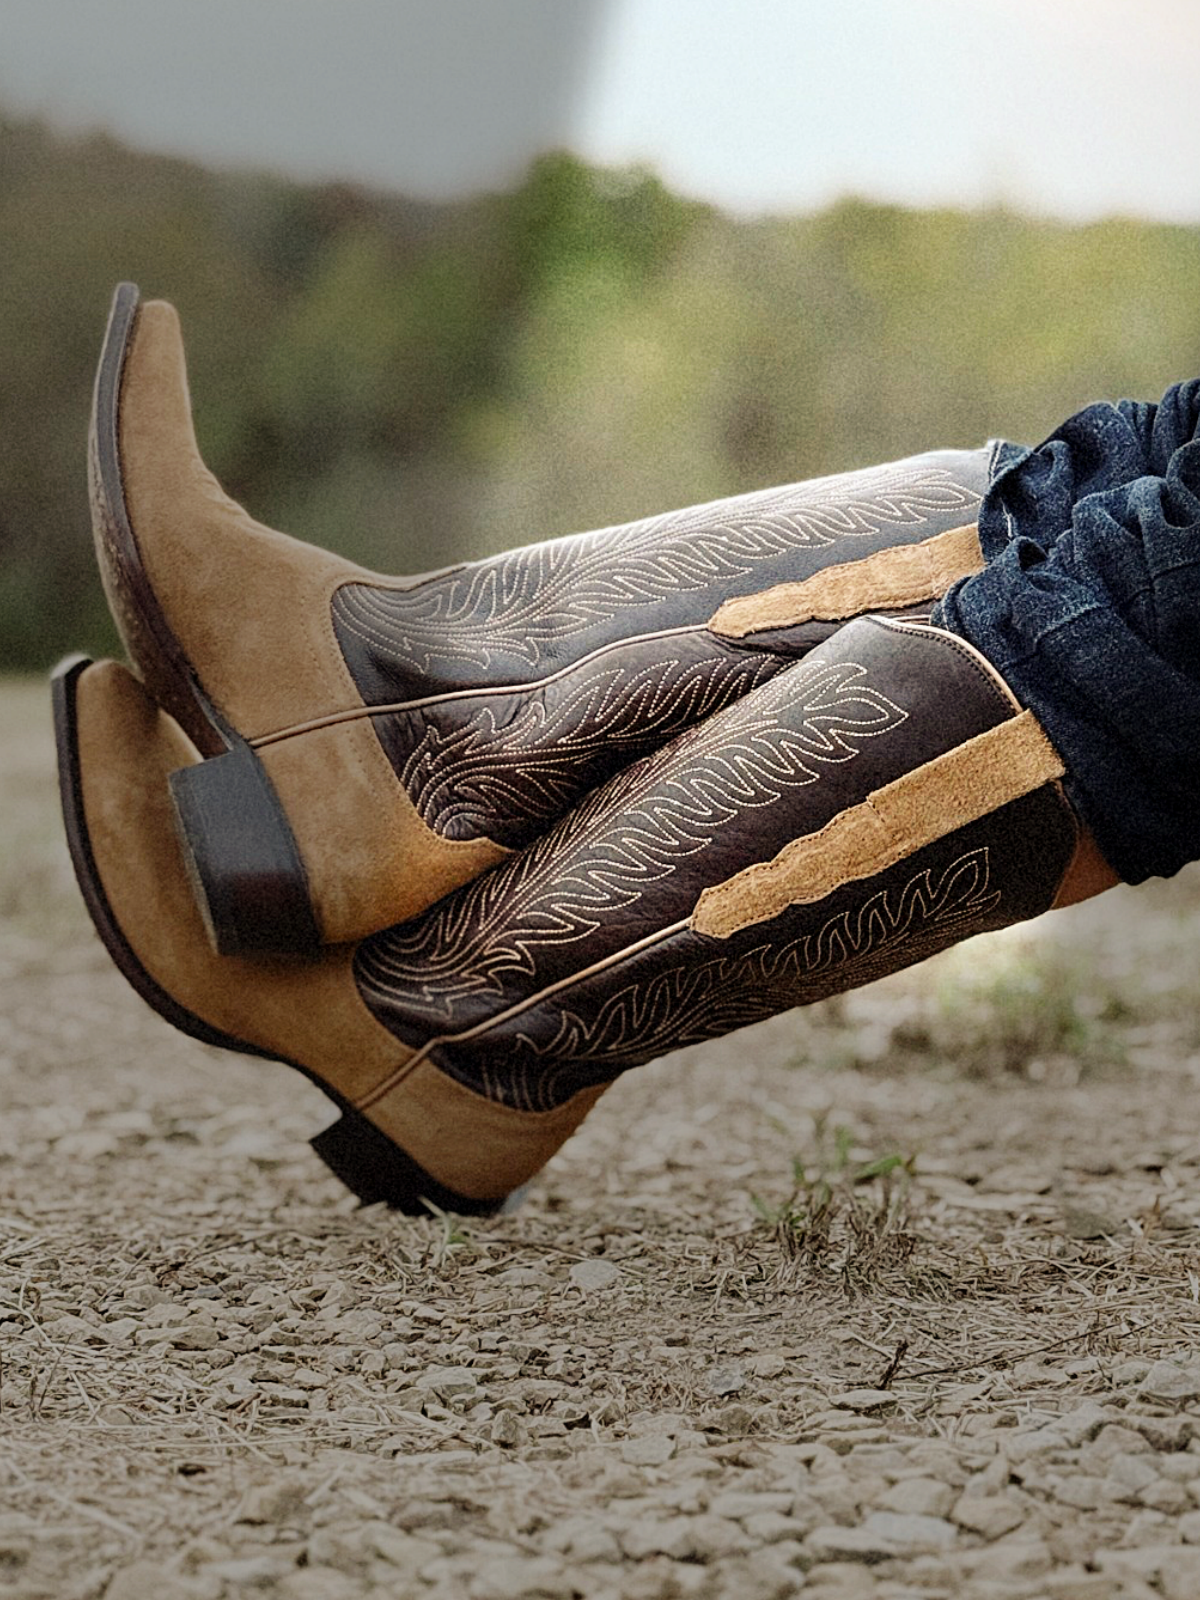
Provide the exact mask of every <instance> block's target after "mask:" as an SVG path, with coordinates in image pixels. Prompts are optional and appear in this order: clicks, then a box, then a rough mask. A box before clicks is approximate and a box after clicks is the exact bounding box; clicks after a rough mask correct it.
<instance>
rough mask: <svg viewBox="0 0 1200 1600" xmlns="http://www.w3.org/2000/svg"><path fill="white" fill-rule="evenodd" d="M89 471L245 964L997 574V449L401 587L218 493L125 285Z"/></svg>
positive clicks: (868, 474) (173, 343)
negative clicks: (251, 954)
mask: <svg viewBox="0 0 1200 1600" xmlns="http://www.w3.org/2000/svg"><path fill="white" fill-rule="evenodd" d="M90 461H91V479H92V502H93V511H94V521H95V527H96V535H97V548H98V552H99V557H100V563H101V568H102V572H103V574H104V579H105V586H106V589H107V591H108V595H109V599H110V603H111V605H112V608H113V612H114V615H115V616H116V618H117V621H118V624H119V626H120V629H121V632H122V635H123V637H124V640H125V644H126V647H127V649H128V651H129V654H130V658H131V660H132V662H133V664H134V666H135V669H136V670H137V671H138V673H139V675H140V676H141V677H142V679H143V681H144V682H145V684H146V685H147V687H148V688H149V690H150V691H151V693H152V694H153V695H154V696H155V698H156V699H157V700H158V702H159V704H160V705H161V706H162V707H163V708H164V709H165V710H167V711H169V712H170V713H171V714H172V715H173V716H174V717H175V718H176V720H177V721H179V722H180V723H181V725H182V726H183V727H184V728H185V730H186V731H187V733H188V734H189V736H190V737H191V739H192V740H193V741H194V743H195V744H196V746H197V748H198V749H199V750H200V752H201V753H202V754H203V755H204V756H205V757H207V758H210V759H208V760H206V761H205V762H204V763H203V765H201V766H198V767H194V768H190V769H185V770H183V771H181V772H180V773H179V774H178V776H176V777H174V778H173V791H174V798H175V803H176V806H177V809H178V812H179V819H180V824H181V831H182V837H183V839H184V841H185V845H186V847H187V848H188V850H189V853H190V858H191V860H190V867H191V871H192V875H193V879H194V881H195V884H196V888H197V894H198V904H199V905H200V906H201V909H202V911H203V912H204V913H205V914H206V916H207V918H208V921H209V924H210V927H211V931H212V933H213V936H214V941H215V943H216V945H217V947H218V948H220V949H222V950H224V951H227V952H235V951H238V950H253V949H266V950H270V949H273V948H308V949H312V948H314V947H315V946H316V944H317V943H318V942H336V941H341V940H348V939H354V938H358V937H361V936H363V935H365V934H367V933H370V932H374V931H375V930H377V929H378V928H381V927H384V926H387V925H389V924H390V923H392V922H395V921H398V920H400V919H401V918H404V917H409V916H412V915H415V914H416V913H418V912H420V911H421V910H423V909H424V907H425V906H427V905H429V904H430V903H432V902H433V901H434V900H436V899H437V898H438V897H439V896H441V895H443V894H445V893H446V892H447V891H449V890H450V889H452V888H454V887H455V886H456V885H458V884H461V883H463V882H465V881H467V880H469V879H471V878H473V877H474V876H475V875H476V874H478V873H479V872H480V871H482V870H483V869H484V868H486V867H488V866H491V865H493V864H494V863H496V862H497V861H500V860H502V859H504V857H505V856H506V855H508V854H509V853H510V852H511V851H512V850H514V849H517V848H520V847H522V846H524V845H526V844H528V843H529V842H530V841H531V840H532V839H534V838H536V837H538V836H539V835H540V834H541V833H543V832H544V831H545V830H546V829H547V828H548V827H549V826H550V825H551V824H552V822H553V821H554V820H555V818H556V817H558V816H559V815H561V814H562V813H563V812H564V811H566V810H567V809H568V808H569V807H570V806H571V805H572V803H573V802H574V801H575V800H576V799H577V798H578V797H579V796H580V795H581V794H583V793H585V792H586V791H587V790H589V789H591V788H593V787H595V786H596V785H597V784H599V783H601V782H603V781H604V780H605V779H607V778H609V777H610V776H612V774H613V773H615V772H616V771H618V770H619V769H620V768H621V767H623V766H626V765H628V764H629V763H630V762H631V761H632V760H634V759H635V758H637V757H638V756H640V755H642V754H644V753H646V752H647V751H649V750H652V749H655V748H657V747H658V746H660V745H662V744H664V743H666V742H667V741H668V740H669V739H670V738H671V737H672V736H673V735H674V734H676V733H678V732H679V731H680V730H681V729H682V728H684V727H686V726H688V725H690V724H692V723H694V722H697V721H699V720H701V719H703V718H704V717H706V716H709V715H711V714H712V713H713V712H714V711H717V710H719V709H720V708H721V707H723V706H725V705H728V704H729V703H730V702H731V701H733V700H735V699H736V698H738V697H739V696H740V695H742V694H745V693H746V692H748V691H749V690H752V689H753V688H754V687H755V686H756V685H759V684H762V683H764V682H765V681H767V680H768V679H769V678H771V677H772V676H773V675H774V674H775V673H777V672H779V671H781V670H782V669H784V668H785V667H786V666H787V665H788V664H789V662H790V661H791V660H792V659H794V658H795V656H796V655H797V654H802V653H803V651H804V650H805V649H807V648H809V647H810V646H811V645H812V644H814V643H816V642H818V641H819V640H820V639H822V638H824V637H826V636H827V635H828V634H829V633H830V632H831V631H832V630H833V629H834V628H835V627H836V626H837V625H838V623H839V622H841V621H843V620H844V619H846V618H847V617H851V616H854V615H857V614H859V613H861V612H863V611H866V610H891V611H901V612H902V611H904V610H906V609H912V608H913V607H917V608H924V609H925V610H928V607H929V605H930V604H931V603H932V600H933V599H934V598H935V597H936V596H937V595H940V594H941V593H942V592H943V591H944V590H945V589H946V587H947V586H948V584H949V583H950V582H952V581H953V580H954V579H956V578H958V577H960V576H961V575H962V574H963V573H965V572H969V571H972V570H975V569H977V568H978V567H979V566H980V565H981V564H982V557H981V555H980V552H979V545H978V539H977V536H976V532H975V526H974V524H975V519H976V515H977V511H978V507H979V502H980V497H981V495H982V494H983V492H984V490H985V489H986V487H987V481H988V474H989V463H990V452H989V451H988V450H986V449H980V450H974V451H966V450H950V451H943V452H938V453H931V454H928V455H922V456H916V457H913V458H910V459H908V460H905V461H900V462H896V463H893V464H891V465H888V466H883V467H877V468H871V469H868V470H864V471H861V472H853V473H846V474H842V475H840V476H836V477H831V478H823V479H818V480H813V481H810V482H807V483H801V484H791V485H785V486H783V487H781V488H776V489H771V490H766V491H763V492H761V493H755V494H748V495H740V496H737V497H735V498H733V499H729V500H722V501H717V502H714V503H712V504H709V505H704V506H698V507H693V508H691V509H689V510H685V511H679V512H673V513H669V514H667V515H664V516H660V517H654V518H650V519H648V520H646V521H644V522H636V523H630V524H625V525H623V526H619V527H612V528H607V529H602V530H600V531H598V532H594V533H587V534H581V535H577V536H574V537H571V538H566V539H560V540H554V541H551V542H549V543H546V544H540V545H533V546H528V547H526V548H524V549H519V550H516V551H513V552H510V553H508V554H505V555H501V556H496V557H493V558H491V559H488V560H485V561H480V562H475V563H470V564H466V565H461V566H457V567H454V568H450V569H447V570H446V571H443V572H439V573H434V574H428V575H424V576H422V577H417V578H411V579H398V578H390V577H381V576H379V575H378V574H373V573H369V572H366V571H364V570H362V569H361V568H358V567H355V566H353V565H352V564H350V563H349V562H346V561H343V560H341V559H339V558H337V557H335V556H332V555H329V554H327V553H326V552H324V551H321V550H318V549H316V548H314V547H313V546H310V545H305V544H301V543H299V542H297V541H295V540H292V539H289V538H286V537H285V536H283V535H281V534H278V533H274V532H272V531H271V530H269V529H267V528H264V527H262V526H261V525H260V524H257V523H255V522H253V521H252V520H251V519H250V518H249V517H248V516H247V515H246V513H245V512H244V511H242V509H241V508H240V507H239V506H236V505H235V504H234V503H233V502H232V501H231V500H229V499H228V498H227V497H226V496H225V495H224V494H223V493H222V491H221V490H220V488H219V486H218V485H217V483H216V482H215V480H214V479H213V477H212V475H211V474H210V473H209V472H208V471H207V469H206V468H205V467H204V464H203V462H202V461H201V459H200V456H199V454H198V452H197V449H196V444H195V438H194V435H193V431H192V423H191V413H190V405H189V400H188V392H187V378H186V371H185V367H184V360H183V350H182V344H181V341H180V335H179V328H178V322H177V319H176V317H175V314H174V312H173V311H172V309H171V308H170V307H169V306H167V305H165V304H162V303H153V302H152V303H149V304H145V305H142V304H141V303H140V302H139V299H138V296H137V292H136V290H134V289H133V288H132V287H131V286H128V285H126V286H124V287H123V288H122V289H121V290H120V291H118V295H117V299H116V302H115V305H114V310H113V316H112V320H111V322H110V325H109V332H108V337H107V340H106V343H105V347H104V351H103V354H102V358H101V363H100V371H99V375H98V380H97V389H96V405H95V413H94V420H93V430H92V440H91V450H90ZM777 585H782V586H783V587H782V589H781V590H780V591H779V592H777V593H772V594H770V595H768V596H766V597H765V598H764V600H763V602H762V603H761V604H759V603H758V602H757V601H756V600H755V599H754V598H753V597H754V596H756V595H757V594H759V593H760V592H761V591H764V590H772V589H773V586H777ZM212 758H215V759H212Z"/></svg>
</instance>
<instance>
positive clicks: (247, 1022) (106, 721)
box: [79, 662, 412, 1100]
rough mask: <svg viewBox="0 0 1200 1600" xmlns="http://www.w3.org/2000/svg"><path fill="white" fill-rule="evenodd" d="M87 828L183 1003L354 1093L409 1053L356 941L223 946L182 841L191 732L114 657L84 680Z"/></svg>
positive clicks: (151, 963) (133, 935) (150, 969)
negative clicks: (385, 1016) (256, 952)
mask: <svg viewBox="0 0 1200 1600" xmlns="http://www.w3.org/2000/svg"><path fill="white" fill-rule="evenodd" d="M79 724H80V735H79V737H80V764H81V768H82V774H83V799H84V808H85V814H86V818H87V827H88V835H89V838H90V841H91V846H92V852H93V855H94V857H95V860H96V866H97V870H98V872H99V876H100V880H101V883H102V885H103V888H104V891H105V894H106V896H107V898H108V901H109V905H110V907H111V910H112V914H113V917H114V919H115V921H116V923H117V925H118V927H119V928H120V930H121V932H122V933H123V934H124V936H125V938H126V940H127V941H128V943H129V945H130V947H131V948H132V950H133V953H134V955H135V957H136V958H137V960H138V961H139V962H140V963H141V965H142V967H143V968H144V969H145V971H146V972H147V973H148V974H149V975H150V977H151V978H153V979H154V981H155V982H156V983H157V984H158V985H159V986H160V987H161V988H162V989H164V990H165V991H166V993H167V994H168V995H169V996H170V997H171V999H172V1000H174V1001H175V1002H176V1003H177V1004H178V1005H179V1006H181V1007H183V1009H184V1010H186V1011H189V1012H191V1013H193V1014H194V1015H195V1016H196V1017H198V1018H199V1019H200V1020H201V1021H203V1022H205V1023H207V1024H208V1026H209V1027H211V1028H215V1029H217V1030H219V1031H220V1032H222V1033H227V1034H230V1035H231V1036H232V1037H233V1038H234V1039H236V1040H240V1041H243V1042H244V1043H246V1044H249V1045H254V1046H257V1047H258V1048H259V1049H261V1050H265V1051H267V1052H268V1053H269V1054H271V1055H278V1056H282V1057H284V1058H285V1059H287V1060H290V1061H296V1062H298V1063H299V1064H300V1065H302V1066H304V1067H307V1068H308V1069H309V1070H310V1071H312V1072H314V1073H315V1074H316V1075H317V1076H319V1077H320V1078H321V1079H323V1080H324V1081H325V1082H326V1083H329V1084H330V1085H331V1086H332V1087H333V1088H335V1089H336V1090H337V1091H338V1092H339V1093H340V1094H342V1095H343V1096H345V1097H346V1098H347V1099H350V1100H357V1099H358V1098H360V1097H361V1096H363V1095H365V1094H367V1093H369V1092H370V1090H371V1089H372V1088H373V1087H374V1085H376V1084H377V1083H379V1082H380V1080H381V1079H382V1078H384V1077H385V1076H386V1075H387V1074H389V1073H391V1072H394V1071H395V1069H396V1068H397V1066H399V1065H401V1064H402V1063H403V1062H404V1061H405V1060H407V1058H408V1057H409V1056H410V1055H411V1053H412V1052H411V1051H409V1050H407V1049H406V1048H405V1047H404V1046H403V1045H401V1044H399V1043H398V1042H397V1041H396V1040H395V1039H394V1038H393V1037H392V1035H391V1034H390V1033H388V1032H387V1030H386V1029H385V1028H383V1027H382V1026H381V1025H380V1024H379V1023H378V1022H376V1021H375V1019H374V1017H373V1016H372V1015H371V1013H370V1012H369V1011H368V1010H367V1008H366V1006H365V1005H364V1004H363V1002H362V999H361V998H360V996H359V993H358V990H357V988H356V986H355V983H354V979H353V975H352V973H351V959H352V951H351V950H349V949H346V948H341V949H333V950H330V951H328V952H326V953H325V954H324V955H322V956H321V957H320V958H319V959H318V960H317V961H314V962H303V963H301V962H288V961H283V960H262V961H247V960H241V959H238V958H235V957H229V956H218V955H216V954H215V953H214V951H213V949H212V947H211V945H210V944H209V941H208V937H207V935H206V933H205V930H204V925H203V923H202V921H201V919H200V915H199V913H198V911H197V910H196V906H195V902H194V900H193V898H192V894H191V892H190V888H189V885H188V882H187V877H186V873H185V869H184V865H183V860H182V855H181V852H180V849H179V845H178V843H177V841H176V836H175V828H174V821H173V817H172V814H171V803H170V796H169V792H168V789H167V784H166V774H167V773H168V772H169V771H172V770H174V769H175V768H177V767H182V766H187V765H189V764H190V763H191V762H193V761H195V760H196V752H195V750H194V749H193V747H192V745H191V743H190V741H189V740H188V739H187V738H186V736H185V735H184V734H183V733H182V732H181V731H180V729H179V728H178V727H177V726H176V725H175V723H174V722H172V721H171V719H170V718H168V717H167V716H165V715H164V714H163V713H161V712H160V711H159V710H158V708H157V707H156V706H155V704H154V702H153V701H152V700H151V699H150V698H149V697H148V695H147V694H146V693H145V691H144V690H143V689H142V687H141V685H140V684H138V683H137V681H136V680H135V679H134V678H132V677H131V676H130V675H129V674H128V673H127V672H125V670H124V669H123V668H121V667H119V666H117V665H116V664H115V663H112V662H104V663H101V664H100V665H98V666H95V667H92V668H90V669H89V670H88V671H87V672H86V673H84V675H83V677H82V679H81V680H80V684H79Z"/></svg>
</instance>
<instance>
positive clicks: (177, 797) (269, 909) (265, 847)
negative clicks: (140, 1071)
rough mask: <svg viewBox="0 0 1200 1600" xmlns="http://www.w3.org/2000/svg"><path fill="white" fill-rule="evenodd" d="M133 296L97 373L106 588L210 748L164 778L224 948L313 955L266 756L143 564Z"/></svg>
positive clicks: (167, 690) (110, 334)
mask: <svg viewBox="0 0 1200 1600" xmlns="http://www.w3.org/2000/svg"><path fill="white" fill-rule="evenodd" d="M139 305H140V295H139V293H138V290H137V288H136V286H135V285H134V284H131V283H123V284H120V285H119V286H118V288H117V291H116V294H115V296H114V297H113V305H112V311H111V313H110V316H109V321H108V328H107V330H106V332H105V337H104V348H103V350H102V352H101V356H100V365H99V368H98V371H97V374H96V388H95V394H94V397H93V405H92V417H91V428H90V433H89V441H88V443H89V461H90V466H91V471H90V474H89V477H90V488H91V508H92V527H93V532H94V535H95V542H96V555H97V559H98V561H99V563H100V570H101V575H102V577H103V579H104V586H105V592H106V593H107V595H108V599H109V604H110V606H111V607H112V612H113V616H114V618H115V620H116V623H117V626H118V628H119V629H120V632H121V636H122V638H123V639H124V641H125V645H126V648H127V649H128V651H129V654H130V657H131V659H132V660H133V662H134V664H135V666H136V667H137V670H138V672H139V673H140V674H141V677H142V679H143V681H144V682H145V684H146V687H147V688H148V689H149V690H150V692H151V694H152V695H153V696H154V698H155V700H157V702H158V704H159V705H160V706H161V707H162V708H163V710H164V711H166V712H168V713H169V714H170V715H171V716H172V717H174V719H175V721H176V722H178V723H179V725H180V727H181V728H183V730H184V732H185V733H186V734H187V735H188V737H189V738H190V739H191V741H192V743H193V744H194V745H195V746H196V748H197V750H199V751H200V753H201V755H202V756H204V757H206V758H211V759H206V760H205V761H204V763H203V764H202V765H200V766H197V767H193V768H189V769H186V770H185V771H183V772H177V773H172V774H171V777H170V779H169V783H170V790H171V798H172V800H173V802H174V806H175V815H176V824H177V829H178V832H179V838H180V843H181V844H182V846H183V852H184V858H185V861H186V863H187V868H188V876H189V878H190V880H191V883H192V889H193V893H194V894H195V897H196V903H197V906H198V907H199V909H200V913H201V915H202V917H203V918H204V923H205V926H206V928H207V929H208V932H209V937H210V939H211V940H212V943H213V947H214V948H215V949H216V950H217V952H218V953H219V954H220V955H251V954H267V953H272V954H273V953H280V954H300V955H314V954H315V953H316V951H317V950H318V948H319V947H320V944H321V934H320V930H319V928H318V926H317V921H316V918H315V916H314V914H313V910H312V901H311V897H310V895H309V891H308V882H307V877H306V874H305V871H304V863H303V860H302V858H301V855H300V851H299V847H298V846H297V844H296V839H295V835H294V834H293V832H292V828H291V824H290V823H289V821H288V818H287V814H286V812H285V811H284V808H283V806H282V804H281V803H280V801H279V797H278V795H277V794H276V792H275V789H274V787H273V786H272V784H271V781H270V779H269V778H268V776H267V774H266V771H265V769H264V768H263V765H262V762H261V761H260V760H259V758H258V756H257V755H256V754H255V753H254V751H253V750H252V749H251V747H250V746H249V745H248V744H247V743H246V741H245V740H244V739H243V738H241V736H240V735H239V734H238V732H237V731H236V729H234V728H232V727H231V726H230V725H229V723H228V722H227V721H226V720H225V719H224V718H223V717H222V716H221V715H220V713H219V712H218V711H217V710H216V708H215V707H214V706H213V704H212V702H211V701H210V700H209V698H208V696H207V694H206V693H205V691H204V688H203V686H202V683H201V680H200V676H199V674H198V673H197V672H196V670H195V668H194V667H193V665H192V663H191V661H190V660H189V659H188V657H187V654H186V652H185V651H184V650H183V648H182V646H181V645H180V643H179V640H178V639H177V638H176V636H175V634H174V632H173V630H172V628H171V625H170V623H169V622H168V621H167V618H166V616H165V614H164V612H163V610H162V607H161V606H160V605H159V603H158V597H157V596H156V594H155V592H154V587H153V585H152V583H151V582H150V579H149V576H148V574H147V572H146V568H145V563H144V562H143V560H142V552H141V549H140V547H139V545H138V540H137V535H136V533H135V531H134V528H133V523H132V519H131V518H130V515H129V508H128V506H127V504H126V501H125V488H124V482H123V480H122V474H121V448H120V422H121V382H122V377H123V374H124V370H125V361H126V357H127V355H128V353H129V348H130V341H131V339H132V336H133V332H134V329H135V327H136V326H137V318H138V309H139Z"/></svg>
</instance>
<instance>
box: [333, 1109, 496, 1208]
mask: <svg viewBox="0 0 1200 1600" xmlns="http://www.w3.org/2000/svg"><path fill="white" fill-rule="evenodd" d="M309 1143H310V1144H311V1145H312V1147H313V1149H314V1150H315V1151H316V1153H317V1155H319V1156H320V1158H321V1160H322V1161H323V1162H324V1163H325V1165H326V1166H327V1167H328V1168H329V1170H330V1171H331V1172H332V1173H333V1174H334V1176H335V1177H337V1178H340V1179H341V1181H342V1182H343V1183H344V1184H345V1185H346V1187H347V1189H350V1190H351V1191H352V1192H353V1193H354V1194H356V1195H357V1196H358V1198H359V1199H360V1200H361V1201H362V1203H363V1205H365V1206H373V1205H378V1204H379V1203H380V1202H382V1203H384V1204H385V1205H389V1206H393V1207H394V1208H395V1209H396V1210H397V1211H406V1212H407V1213H408V1214H409V1216H425V1215H428V1213H429V1211H430V1208H431V1207H435V1208H436V1209H437V1210H439V1211H454V1212H457V1213H458V1215H459V1216H474V1217H487V1216H492V1215H493V1214H494V1213H495V1212H497V1211H500V1210H501V1209H504V1210H507V1209H509V1202H508V1201H506V1200H472V1199H470V1198H468V1196H466V1195H461V1194H456V1193H455V1192H454V1190H453V1189H447V1188H446V1186H445V1184H443V1183H439V1182H438V1181H437V1179H436V1178H431V1177H430V1176H429V1174H428V1173H427V1172H426V1171H425V1169H424V1167H419V1166H418V1165H417V1163H416V1162H415V1161H414V1160H413V1159H412V1157H411V1156H409V1155H406V1154H405V1152H404V1151H403V1150H401V1148H400V1146H399V1145H398V1144H393V1142H392V1140H391V1139H389V1138H388V1136H387V1134H386V1133H384V1132H383V1130H382V1129H381V1128H377V1127H376V1126H375V1124H374V1123H373V1122H372V1121H371V1120H370V1118H369V1117H364V1116H363V1114H362V1112H361V1111H355V1110H354V1109H353V1108H352V1107H350V1106H347V1107H346V1109H345V1111H344V1112H343V1113H342V1115H341V1117H339V1119H338V1120H337V1121H336V1122H335V1123H333V1124H331V1126H330V1127H328V1128H326V1129H325V1130H324V1131H323V1132H322V1133H318V1134H317V1135H316V1137H315V1138H313V1139H310V1140H309ZM511 1198H512V1197H511V1196H510V1197H509V1199H510V1200H511ZM426 1201H428V1202H429V1204H428V1205H427V1204H426Z"/></svg>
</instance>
